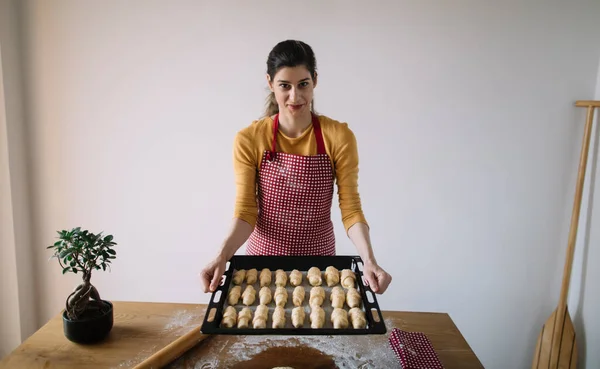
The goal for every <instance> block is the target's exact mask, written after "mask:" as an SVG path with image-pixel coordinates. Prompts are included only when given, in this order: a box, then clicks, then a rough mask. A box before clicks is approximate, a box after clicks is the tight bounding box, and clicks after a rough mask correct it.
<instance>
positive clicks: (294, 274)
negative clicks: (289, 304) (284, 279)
mask: <svg viewBox="0 0 600 369" xmlns="http://www.w3.org/2000/svg"><path fill="white" fill-rule="evenodd" d="M290 284H291V285H292V286H294V287H296V286H299V285H300V284H302V273H301V272H300V271H299V270H298V269H294V270H292V271H291V272H290Z"/></svg>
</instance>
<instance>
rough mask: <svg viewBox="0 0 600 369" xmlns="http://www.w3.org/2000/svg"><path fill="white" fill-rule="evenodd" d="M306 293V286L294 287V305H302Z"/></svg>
mask: <svg viewBox="0 0 600 369" xmlns="http://www.w3.org/2000/svg"><path fill="white" fill-rule="evenodd" d="M305 295H306V291H304V287H302V286H297V287H296V288H294V292H292V302H293V303H294V306H302V303H303V302H304V296H305Z"/></svg>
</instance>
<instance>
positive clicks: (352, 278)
mask: <svg viewBox="0 0 600 369" xmlns="http://www.w3.org/2000/svg"><path fill="white" fill-rule="evenodd" d="M340 278H341V281H342V286H343V287H345V288H350V287H354V286H355V285H356V274H354V272H353V271H352V270H350V269H343V270H342V276H341V277H340Z"/></svg>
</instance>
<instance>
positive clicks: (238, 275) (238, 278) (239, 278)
mask: <svg viewBox="0 0 600 369" xmlns="http://www.w3.org/2000/svg"><path fill="white" fill-rule="evenodd" d="M244 278H246V270H245V269H240V270H236V271H235V272H233V278H232V279H231V282H232V283H233V284H242V282H244Z"/></svg>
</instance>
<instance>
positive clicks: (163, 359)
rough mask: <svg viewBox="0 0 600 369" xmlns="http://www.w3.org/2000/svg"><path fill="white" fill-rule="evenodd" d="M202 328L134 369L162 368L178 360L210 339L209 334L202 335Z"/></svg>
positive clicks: (189, 333) (174, 342) (194, 330)
mask: <svg viewBox="0 0 600 369" xmlns="http://www.w3.org/2000/svg"><path fill="white" fill-rule="evenodd" d="M200 328H201V327H197V328H194V329H193V330H191V331H190V332H188V333H186V334H185V335H183V336H181V337H179V338H178V339H176V340H175V341H173V342H171V343H170V344H168V345H167V346H165V347H163V348H162V349H161V350H160V351H158V352H156V353H154V354H153V355H152V356H150V357H148V358H147V359H146V360H144V361H142V362H141V363H139V364H138V365H136V366H135V367H134V369H151V368H162V367H163V366H165V365H167V364H169V363H170V362H172V361H173V360H175V359H177V358H178V357H179V356H181V355H182V354H183V353H185V352H186V351H188V350H189V349H191V348H192V347H194V346H196V345H197V344H198V343H200V342H202V341H204V340H205V339H206V338H208V337H210V335H208V334H202V332H201V331H200Z"/></svg>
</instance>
